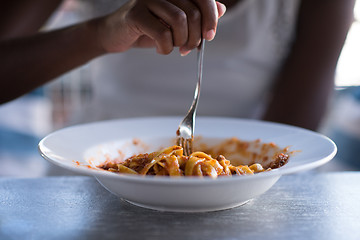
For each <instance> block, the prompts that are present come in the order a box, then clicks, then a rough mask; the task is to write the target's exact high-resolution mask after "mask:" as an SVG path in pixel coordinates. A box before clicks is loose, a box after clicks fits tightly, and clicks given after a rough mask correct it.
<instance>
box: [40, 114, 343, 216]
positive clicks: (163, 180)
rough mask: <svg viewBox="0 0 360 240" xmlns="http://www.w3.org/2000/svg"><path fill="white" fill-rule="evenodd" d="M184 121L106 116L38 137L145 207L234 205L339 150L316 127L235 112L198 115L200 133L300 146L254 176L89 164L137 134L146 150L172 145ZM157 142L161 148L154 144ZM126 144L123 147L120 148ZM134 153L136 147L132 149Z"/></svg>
mask: <svg viewBox="0 0 360 240" xmlns="http://www.w3.org/2000/svg"><path fill="white" fill-rule="evenodd" d="M180 121H181V118H178V117H155V118H137V119H123V120H113V121H105V122H98V123H91V124H84V125H79V126H73V127H69V128H65V129H62V130H59V131H56V132H54V133H52V134H50V135H48V136H46V137H45V138H44V139H42V140H41V141H40V143H39V151H40V153H41V155H42V156H43V157H44V158H45V159H47V160H48V161H50V162H52V163H54V164H56V165H58V166H61V167H64V168H66V169H70V170H73V171H75V172H78V173H82V174H88V175H92V176H94V177H96V179H97V180H98V181H99V182H100V183H101V184H102V185H103V186H104V187H105V188H106V189H108V190H109V191H110V192H112V193H113V194H115V195H117V196H119V197H121V198H123V199H125V200H127V201H129V202H131V203H133V204H136V205H139V206H142V207H147V208H151V209H157V210H164V211H183V212H203V211H215V210H223V209H228V208H232V207H235V206H239V205H241V204H244V203H246V202H247V201H249V200H250V199H252V198H254V197H256V196H258V195H260V194H262V193H264V192H265V191H267V190H268V189H269V188H270V187H271V186H273V184H275V183H276V181H277V180H278V179H279V178H280V177H281V176H282V175H284V174H290V173H295V172H299V171H303V170H309V169H312V168H315V167H318V166H320V165H322V164H325V163H326V162H328V161H330V160H331V159H332V158H333V157H334V156H335V154H336V151H337V148H336V145H335V144H334V143H333V142H332V141H331V140H330V139H329V138H327V137H325V136H323V135H320V134H318V133H316V132H312V131H309V130H305V129H301V128H298V127H293V126H288V125H282V124H277V123H270V122H263V121H254V120H243V119H235V118H218V117H198V118H197V121H196V129H195V132H196V135H200V136H202V137H204V139H206V138H209V139H210V138H220V139H225V138H230V137H237V138H239V139H241V140H249V141H250V140H256V139H261V140H262V142H274V143H276V144H277V145H279V146H280V147H286V146H290V149H291V150H299V151H300V152H299V153H297V154H295V155H294V156H291V157H290V159H289V162H288V164H286V165H285V166H283V167H281V168H279V169H275V170H272V171H269V172H264V173H259V174H256V175H251V176H237V177H221V178H217V179H210V178H193V177H186V178H185V177H184V178H169V177H151V176H146V177H142V176H133V175H122V174H116V173H112V172H108V171H104V170H99V169H95V168H89V161H90V163H91V164H96V163H98V162H101V161H102V160H104V156H105V155H106V154H107V155H109V156H115V155H116V154H117V150H119V148H124V144H126V143H127V142H131V141H132V140H133V139H140V140H141V142H142V143H146V144H145V145H143V146H146V147H143V148H142V150H141V151H143V150H145V149H147V150H148V151H152V150H158V147H159V146H160V145H161V146H164V147H168V146H170V145H171V142H170V139H173V138H174V137H175V132H176V130H177V127H178V125H179V123H180ZM155 148H156V149H155ZM120 150H122V149H120ZM132 153H134V152H133V151H132V150H130V151H128V153H127V154H130V155H131V154H132Z"/></svg>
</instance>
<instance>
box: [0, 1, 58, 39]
mask: <svg viewBox="0 0 360 240" xmlns="http://www.w3.org/2000/svg"><path fill="white" fill-rule="evenodd" d="M61 2H62V0H21V1H3V2H2V5H1V10H0V14H1V16H0V18H1V21H0V39H9V38H16V37H23V36H29V35H32V34H34V33H36V32H38V30H39V29H40V28H41V27H43V25H44V23H45V22H46V21H47V19H48V18H49V17H50V16H51V14H52V13H53V12H54V11H55V9H56V8H57V7H59V5H60V3H61Z"/></svg>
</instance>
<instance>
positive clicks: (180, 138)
mask: <svg viewBox="0 0 360 240" xmlns="http://www.w3.org/2000/svg"><path fill="white" fill-rule="evenodd" d="M204 48H205V40H204V39H202V40H201V43H200V45H199V47H198V51H197V64H198V66H197V67H198V69H197V77H198V82H197V84H196V88H195V94H194V100H193V102H192V104H191V106H190V109H189V111H188V112H187V114H186V116H185V118H184V119H183V120H182V121H181V123H180V125H179V128H178V130H177V131H176V135H177V145H179V146H181V147H182V148H183V149H184V155H185V156H189V155H190V154H191V153H192V151H193V146H192V145H193V144H192V143H193V140H194V130H195V117H196V109H197V105H198V101H199V96H200V85H201V80H202V71H203V59H204Z"/></svg>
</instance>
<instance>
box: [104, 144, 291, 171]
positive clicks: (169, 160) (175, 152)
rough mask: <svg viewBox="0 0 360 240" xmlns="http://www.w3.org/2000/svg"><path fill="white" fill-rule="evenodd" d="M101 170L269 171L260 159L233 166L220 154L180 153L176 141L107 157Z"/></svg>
mask: <svg viewBox="0 0 360 240" xmlns="http://www.w3.org/2000/svg"><path fill="white" fill-rule="evenodd" d="M277 158H279V159H281V160H282V161H283V164H285V163H286V162H287V160H288V158H289V156H288V155H287V154H283V153H280V154H278V156H277ZM98 167H100V168H102V169H104V170H108V171H111V172H116V173H127V174H139V175H156V176H209V177H211V178H217V177H218V176H232V175H253V174H255V173H259V172H264V171H269V170H271V168H266V169H265V168H264V167H263V166H262V165H261V164H259V163H253V164H251V165H249V166H248V165H238V166H234V165H232V164H231V162H230V161H229V160H227V159H226V158H225V157H224V156H223V155H219V156H218V157H217V158H213V157H212V156H211V155H209V154H206V153H204V152H201V151H197V152H193V153H192V154H191V155H190V156H185V155H184V154H183V148H182V147H180V146H177V145H174V146H172V147H168V148H165V149H163V150H162V151H159V152H152V153H148V154H147V153H145V154H139V155H134V156H132V157H130V158H128V159H126V160H125V161H122V162H115V161H106V162H104V163H103V164H102V165H100V166H98Z"/></svg>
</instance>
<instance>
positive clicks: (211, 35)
mask: <svg viewBox="0 0 360 240" xmlns="http://www.w3.org/2000/svg"><path fill="white" fill-rule="evenodd" d="M214 37H215V31H214V30H210V31H208V32H207V33H206V36H205V39H206V40H208V41H211V40H213V39H214Z"/></svg>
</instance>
